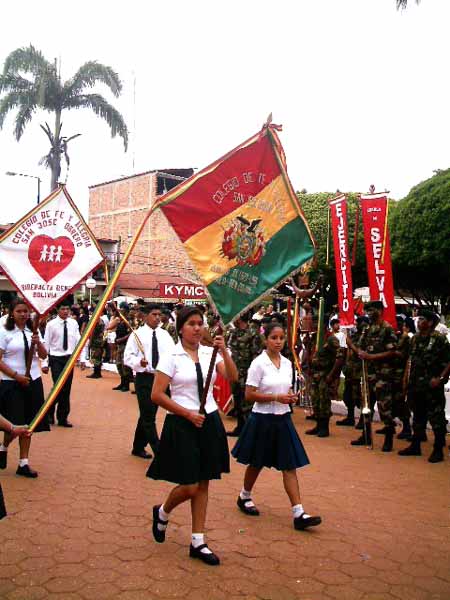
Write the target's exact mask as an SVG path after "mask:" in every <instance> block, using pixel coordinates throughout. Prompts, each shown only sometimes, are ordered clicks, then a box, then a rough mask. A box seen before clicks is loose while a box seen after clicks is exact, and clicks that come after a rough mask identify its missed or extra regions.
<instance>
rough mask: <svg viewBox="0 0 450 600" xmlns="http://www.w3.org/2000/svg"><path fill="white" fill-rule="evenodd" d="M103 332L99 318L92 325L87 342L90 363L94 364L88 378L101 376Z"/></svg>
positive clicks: (103, 328)
mask: <svg viewBox="0 0 450 600" xmlns="http://www.w3.org/2000/svg"><path fill="white" fill-rule="evenodd" d="M104 332H105V324H104V323H103V321H102V320H101V319H99V320H98V321H97V324H96V325H95V327H94V331H93V332H92V335H91V340H90V343H89V350H90V358H91V363H92V364H93V365H94V371H93V373H91V374H90V375H87V377H88V378H89V379H99V378H100V377H101V376H102V362H103V346H104V340H103V334H104Z"/></svg>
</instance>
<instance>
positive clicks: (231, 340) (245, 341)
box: [227, 314, 263, 436]
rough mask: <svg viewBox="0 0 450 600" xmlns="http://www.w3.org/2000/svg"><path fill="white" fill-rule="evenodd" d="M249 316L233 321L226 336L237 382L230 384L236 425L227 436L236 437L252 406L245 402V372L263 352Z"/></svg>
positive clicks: (259, 338)
mask: <svg viewBox="0 0 450 600" xmlns="http://www.w3.org/2000/svg"><path fill="white" fill-rule="evenodd" d="M249 318H250V315H248V314H247V315H242V316H241V317H239V318H238V319H236V321H235V328H234V329H231V330H230V332H229V335H228V340H227V345H228V348H229V349H230V352H231V357H232V359H233V361H234V363H235V364H236V367H237V369H238V373H239V380H238V381H237V382H235V383H233V384H232V387H231V391H232V392H233V400H234V406H235V409H236V417H237V425H236V427H235V429H233V430H232V431H229V432H228V433H227V435H228V436H238V435H239V434H240V432H241V430H242V428H243V427H244V424H245V421H246V419H247V416H248V414H249V412H250V411H251V408H252V405H251V404H249V403H248V402H246V400H245V383H246V381H247V371H248V369H249V367H250V364H251V362H252V360H253V359H254V358H256V357H257V356H258V355H259V354H261V352H262V350H263V342H262V337H261V335H260V333H259V331H257V330H255V328H253V327H251V326H250V325H249Z"/></svg>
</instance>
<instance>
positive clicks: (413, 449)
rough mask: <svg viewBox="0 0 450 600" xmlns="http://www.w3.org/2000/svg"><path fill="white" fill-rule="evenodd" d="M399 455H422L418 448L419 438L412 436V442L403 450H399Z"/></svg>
mask: <svg viewBox="0 0 450 600" xmlns="http://www.w3.org/2000/svg"><path fill="white" fill-rule="evenodd" d="M398 454H399V455H400V456H422V450H421V449H420V439H419V438H417V437H413V439H412V442H411V443H410V445H409V446H407V447H406V448H403V450H399V452H398Z"/></svg>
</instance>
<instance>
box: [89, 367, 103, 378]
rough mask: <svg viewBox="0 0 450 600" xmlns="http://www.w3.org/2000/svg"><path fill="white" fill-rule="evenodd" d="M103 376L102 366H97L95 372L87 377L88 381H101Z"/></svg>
mask: <svg viewBox="0 0 450 600" xmlns="http://www.w3.org/2000/svg"><path fill="white" fill-rule="evenodd" d="M101 376H102V368H101V366H100V365H95V367H94V370H93V372H92V373H91V374H90V375H86V378H87V379H100V378H101Z"/></svg>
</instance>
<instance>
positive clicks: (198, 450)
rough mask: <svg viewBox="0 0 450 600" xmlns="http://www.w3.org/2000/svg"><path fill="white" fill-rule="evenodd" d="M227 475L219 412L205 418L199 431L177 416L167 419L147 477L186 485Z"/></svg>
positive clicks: (223, 434)
mask: <svg viewBox="0 0 450 600" xmlns="http://www.w3.org/2000/svg"><path fill="white" fill-rule="evenodd" d="M229 472H230V454H229V451H228V441H227V436H226V433H225V428H224V426H223V423H222V420H221V418H220V416H219V411H217V410H216V411H214V412H212V413H209V414H207V415H206V417H205V420H204V422H203V425H202V427H196V426H195V425H194V424H193V423H191V421H188V419H185V418H184V417H181V416H179V415H171V414H168V415H166V418H165V420H164V425H163V429H162V432H161V440H160V442H159V447H158V451H157V452H156V455H155V458H154V459H153V461H152V463H151V465H150V467H149V469H148V471H147V477H150V479H162V480H164V481H170V482H172V483H178V484H179V485H188V484H192V483H198V482H199V481H209V480H211V479H220V478H221V474H222V473H229Z"/></svg>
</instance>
